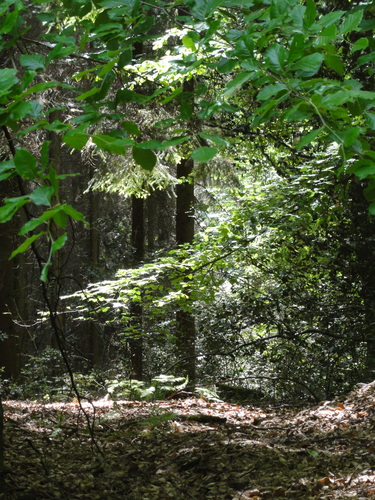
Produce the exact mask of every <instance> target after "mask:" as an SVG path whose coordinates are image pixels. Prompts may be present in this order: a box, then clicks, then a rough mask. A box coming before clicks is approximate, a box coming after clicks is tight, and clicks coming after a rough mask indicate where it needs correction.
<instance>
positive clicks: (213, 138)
mask: <svg viewBox="0 0 375 500" xmlns="http://www.w3.org/2000/svg"><path fill="white" fill-rule="evenodd" d="M198 135H199V136H200V137H203V139H208V140H209V141H212V142H214V143H215V144H217V145H218V146H225V147H229V146H230V143H229V142H228V141H226V140H225V139H223V138H222V137H220V136H218V135H212V134H206V133H205V132H199V134H198Z"/></svg>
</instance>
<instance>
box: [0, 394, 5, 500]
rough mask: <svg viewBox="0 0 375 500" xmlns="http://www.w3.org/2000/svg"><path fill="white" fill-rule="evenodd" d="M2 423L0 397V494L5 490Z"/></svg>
mask: <svg viewBox="0 0 375 500" xmlns="http://www.w3.org/2000/svg"><path fill="white" fill-rule="evenodd" d="M0 396H1V395H0ZM3 422H4V413H3V404H2V402H1V397H0V493H3V492H4V490H5V484H4V482H5V481H4V439H3Z"/></svg>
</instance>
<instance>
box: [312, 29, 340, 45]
mask: <svg viewBox="0 0 375 500" xmlns="http://www.w3.org/2000/svg"><path fill="white" fill-rule="evenodd" d="M336 37H337V29H336V26H335V25H331V26H327V27H326V28H324V30H323V31H322V32H321V34H320V35H319V36H318V37H317V38H316V40H315V41H314V46H315V47H326V46H327V45H329V44H330V43H332V42H333V41H334V40H335V38H336Z"/></svg>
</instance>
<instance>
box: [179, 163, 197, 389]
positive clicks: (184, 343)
mask: <svg viewBox="0 0 375 500" xmlns="http://www.w3.org/2000/svg"><path fill="white" fill-rule="evenodd" d="M193 166H194V163H193V161H192V160H190V159H188V160H186V159H183V160H181V162H180V163H179V164H178V166H177V178H178V179H181V178H186V179H187V180H186V181H185V182H183V183H182V184H178V185H177V188H176V195H177V200H176V243H177V245H184V244H185V243H192V242H193V239H194V184H193V181H192V179H191V178H190V179H188V178H189V175H190V174H191V173H192V170H193ZM195 337H196V332H195V318H194V314H192V313H191V312H188V311H185V310H183V309H179V310H177V311H176V347H177V356H178V358H179V360H180V363H179V367H180V374H181V375H183V376H186V375H187V376H188V378H189V380H190V381H191V382H192V381H194V380H195Z"/></svg>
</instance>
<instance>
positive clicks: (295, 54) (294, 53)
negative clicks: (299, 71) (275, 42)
mask: <svg viewBox="0 0 375 500" xmlns="http://www.w3.org/2000/svg"><path fill="white" fill-rule="evenodd" d="M304 49H305V36H304V35H303V34H302V33H296V34H295V35H294V37H293V40H292V43H291V45H290V49H289V57H288V61H289V62H290V63H292V62H294V61H296V60H297V59H299V58H300V57H302V56H303V54H304Z"/></svg>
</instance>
